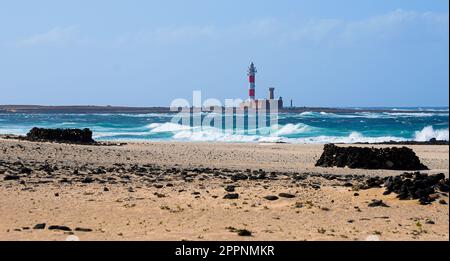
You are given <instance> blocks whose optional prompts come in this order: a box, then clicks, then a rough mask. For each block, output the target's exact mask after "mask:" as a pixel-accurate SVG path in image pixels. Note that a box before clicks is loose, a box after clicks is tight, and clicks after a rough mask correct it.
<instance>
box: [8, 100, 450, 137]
mask: <svg viewBox="0 0 450 261" xmlns="http://www.w3.org/2000/svg"><path fill="white" fill-rule="evenodd" d="M383 109H386V108H383ZM398 109H399V108H398ZM398 109H395V108H391V111H390V112H384V113H372V112H367V113H325V112H304V113H281V114H280V115H279V121H278V124H277V125H273V126H270V128H271V132H270V133H259V132H258V130H256V133H248V132H247V131H245V130H244V129H239V128H237V129H236V128H233V127H231V128H229V127H225V128H223V129H221V128H215V127H211V126H203V127H198V126H197V127H192V126H186V125H181V124H179V123H173V122H171V120H172V117H173V114H156V113H152V114H6V113H3V114H0V134H26V133H27V132H28V131H29V130H30V129H31V128H32V127H35V126H36V127H47V128H90V129H91V130H92V131H93V133H94V138H95V139H97V140H123V141H128V140H150V141H220V142H279V141H283V142H290V143H328V142H346V143H352V142H382V141H390V140H396V141H404V140H417V141H425V140H429V139H431V138H437V139H441V140H448V136H449V129H448V125H449V112H448V108H428V109H423V111H422V112H420V113H405V112H402V113H400V112H396V110H398ZM408 109H411V110H416V109H418V108H408ZM402 110H404V108H402ZM431 110H438V112H436V111H435V112H430V111H431ZM224 117H232V116H230V115H226V116H224ZM235 117H240V116H239V115H238V116H235Z"/></svg>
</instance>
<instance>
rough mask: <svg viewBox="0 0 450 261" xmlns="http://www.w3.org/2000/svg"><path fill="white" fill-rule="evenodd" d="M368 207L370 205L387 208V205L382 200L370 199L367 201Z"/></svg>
mask: <svg viewBox="0 0 450 261" xmlns="http://www.w3.org/2000/svg"><path fill="white" fill-rule="evenodd" d="M368 207H371V208H374V207H385V208H388V207H389V206H388V205H386V203H384V202H383V200H378V199H372V202H371V203H369V205H368Z"/></svg>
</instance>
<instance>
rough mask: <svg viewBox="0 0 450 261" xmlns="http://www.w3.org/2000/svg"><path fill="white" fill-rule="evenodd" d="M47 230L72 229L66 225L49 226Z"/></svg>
mask: <svg viewBox="0 0 450 261" xmlns="http://www.w3.org/2000/svg"><path fill="white" fill-rule="evenodd" d="M48 229H49V230H62V231H72V229H70V228H69V227H66V226H49V227H48Z"/></svg>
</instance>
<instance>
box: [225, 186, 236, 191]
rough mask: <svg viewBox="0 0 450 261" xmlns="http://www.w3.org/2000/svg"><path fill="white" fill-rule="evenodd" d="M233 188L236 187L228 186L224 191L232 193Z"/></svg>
mask: <svg viewBox="0 0 450 261" xmlns="http://www.w3.org/2000/svg"><path fill="white" fill-rule="evenodd" d="M235 188H236V186H233V185H228V186H226V187H225V191H226V192H234V190H235Z"/></svg>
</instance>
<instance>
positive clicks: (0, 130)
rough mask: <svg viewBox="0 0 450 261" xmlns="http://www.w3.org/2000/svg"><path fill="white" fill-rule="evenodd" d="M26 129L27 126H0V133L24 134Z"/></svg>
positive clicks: (26, 131)
mask: <svg viewBox="0 0 450 261" xmlns="http://www.w3.org/2000/svg"><path fill="white" fill-rule="evenodd" d="M28 131H29V129H28V128H0V134H13V135H25V134H27V133H28Z"/></svg>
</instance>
